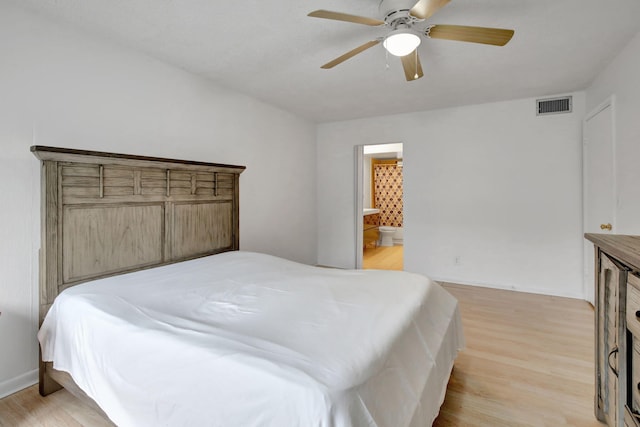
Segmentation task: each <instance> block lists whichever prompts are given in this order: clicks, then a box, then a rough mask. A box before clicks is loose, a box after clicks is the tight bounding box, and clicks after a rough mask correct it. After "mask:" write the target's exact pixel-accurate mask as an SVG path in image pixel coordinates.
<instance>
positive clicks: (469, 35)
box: [427, 25, 514, 46]
mask: <svg viewBox="0 0 640 427" xmlns="http://www.w3.org/2000/svg"><path fill="white" fill-rule="evenodd" d="M513 33H514V31H513V30H505V29H502V28H485V27H466V26H463V25H434V26H433V27H430V28H429V29H428V30H427V35H428V36H429V37H431V38H432V39H445V40H456V41H460V42H472V43H482V44H491V45H494V46H504V45H505V44H507V43H508V42H509V40H511V37H513Z"/></svg>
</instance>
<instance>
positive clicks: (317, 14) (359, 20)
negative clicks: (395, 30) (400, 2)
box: [307, 9, 384, 27]
mask: <svg viewBox="0 0 640 427" xmlns="http://www.w3.org/2000/svg"><path fill="white" fill-rule="evenodd" d="M307 16H311V17H313V18H324V19H334V20H336V21H345V22H354V23H356V24H363V25H370V26H372V27H376V26H378V25H384V21H381V20H379V19H374V18H367V17H366V16H357V15H349V14H348V13H340V12H332V11H330V10H323V9H320V10H314V11H313V12H311V13H309V14H308V15H307Z"/></svg>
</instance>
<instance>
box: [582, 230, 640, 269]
mask: <svg viewBox="0 0 640 427" xmlns="http://www.w3.org/2000/svg"><path fill="white" fill-rule="evenodd" d="M584 237H585V239H587V240H589V241H591V242H593V243H594V244H596V245H597V246H599V247H600V248H602V249H603V250H604V251H605V252H607V253H608V254H610V255H612V256H613V257H615V258H618V259H619V260H620V261H624V262H626V263H629V264H631V265H632V266H633V267H636V268H638V269H640V236H627V235H623V234H594V233H586V234H585V235H584Z"/></svg>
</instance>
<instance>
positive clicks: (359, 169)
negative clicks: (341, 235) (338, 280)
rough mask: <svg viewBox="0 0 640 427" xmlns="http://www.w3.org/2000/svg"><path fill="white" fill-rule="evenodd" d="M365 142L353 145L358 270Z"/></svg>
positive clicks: (360, 266)
mask: <svg viewBox="0 0 640 427" xmlns="http://www.w3.org/2000/svg"><path fill="white" fill-rule="evenodd" d="M365 145H367V144H362V145H356V146H355V161H356V164H355V171H356V176H355V199H356V203H355V205H356V207H355V209H356V211H355V217H354V219H353V220H354V222H355V230H356V233H355V234H356V235H355V239H356V244H355V247H356V265H355V268H356V269H358V270H361V269H362V240H363V233H364V231H363V225H362V209H363V207H364V203H363V202H362V197H363V195H364V179H363V174H364V146H365Z"/></svg>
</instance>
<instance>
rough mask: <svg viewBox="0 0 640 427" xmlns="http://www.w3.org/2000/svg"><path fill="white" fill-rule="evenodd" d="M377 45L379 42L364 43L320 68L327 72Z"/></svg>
mask: <svg viewBox="0 0 640 427" xmlns="http://www.w3.org/2000/svg"><path fill="white" fill-rule="evenodd" d="M378 43H380V40H371V41H370V42H366V43H365V44H363V45H362V46H358V47H357V48H355V49H353V50H350V51H349V52H347V53H345V54H344V55H342V56H339V57H337V58H336V59H334V60H333V61H331V62H327V63H326V64H324V65H323V66H322V67H320V68H324V69H325V70H328V69H329V68H333V67H335V66H336V65H338V64H341V63H343V62H344V61H346V60H347V59H349V58H351V57H354V56H356V55H357V54H359V53H360V52H364V51H365V50H367V49H369V48H370V47H373V46H375V45H377V44H378Z"/></svg>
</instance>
